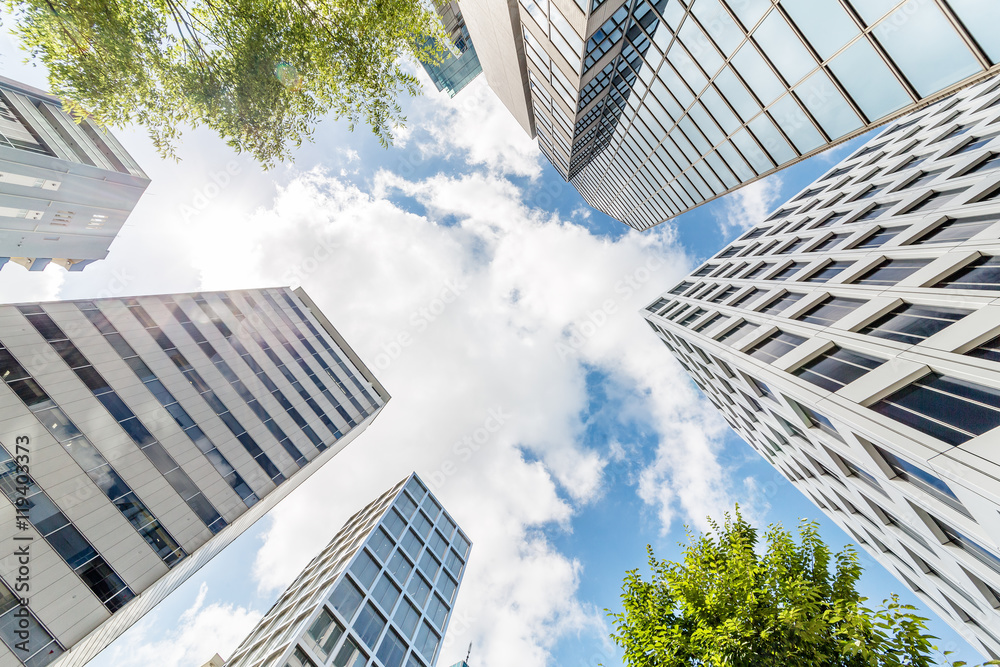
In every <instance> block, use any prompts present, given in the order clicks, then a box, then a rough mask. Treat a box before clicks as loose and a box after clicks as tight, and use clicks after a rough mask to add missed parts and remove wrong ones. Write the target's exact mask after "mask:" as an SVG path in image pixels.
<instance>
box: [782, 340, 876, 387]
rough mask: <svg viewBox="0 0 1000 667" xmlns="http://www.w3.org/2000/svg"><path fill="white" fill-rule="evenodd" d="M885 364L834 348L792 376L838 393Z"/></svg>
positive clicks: (801, 367)
mask: <svg viewBox="0 0 1000 667" xmlns="http://www.w3.org/2000/svg"><path fill="white" fill-rule="evenodd" d="M883 363H885V360H884V359H878V358H876V357H871V356H868V355H867V354H861V353H860V352H853V351H851V350H845V349H844V348H842V347H836V346H834V347H833V349H831V350H829V351H828V352H824V353H823V354H821V355H820V356H818V357H816V358H815V359H813V360H812V361H810V362H808V363H806V364H803V365H802V366H800V367H799V368H798V369H797V370H795V371H794V372H793V373H792V374H793V375H795V376H797V377H800V378H802V379H803V380H806V381H808V382H811V383H813V384H814V385H816V386H818V387H823V388H824V389H826V390H828V391H838V390H839V389H841V388H842V387H844V386H845V385H848V384H850V383H851V382H854V381H855V380H857V379H858V378H859V377H861V376H862V375H864V374H866V373H867V372H868V371H870V370H872V369H874V368H878V367H879V366H881V365H882V364H883Z"/></svg>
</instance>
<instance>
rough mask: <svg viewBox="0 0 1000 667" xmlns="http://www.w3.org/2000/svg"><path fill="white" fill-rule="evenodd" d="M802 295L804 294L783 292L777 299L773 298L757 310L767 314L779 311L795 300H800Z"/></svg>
mask: <svg viewBox="0 0 1000 667" xmlns="http://www.w3.org/2000/svg"><path fill="white" fill-rule="evenodd" d="M804 296H805V294H799V293H797V292H785V293H784V294H782V295H781V296H779V297H778V298H777V299H775V300H774V301H772V302H771V303H769V304H767V305H766V306H764V307H763V308H761V309H760V310H759V311H758V312H761V313H767V314H772V313H779V312H781V311H783V310H785V309H786V308H788V307H789V306H791V305H792V304H793V303H795V302H796V301H798V300H800V299H801V298H802V297H804Z"/></svg>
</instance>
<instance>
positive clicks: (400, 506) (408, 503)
mask: <svg viewBox="0 0 1000 667" xmlns="http://www.w3.org/2000/svg"><path fill="white" fill-rule="evenodd" d="M661 301H664V305H666V302H665V300H663V299H661ZM657 303H659V302H657ZM654 310H655V309H654ZM396 509H397V510H399V512H400V513H401V514H402V515H403V518H405V519H409V518H410V517H412V516H413V513H414V512H415V511H416V509H417V504H416V503H415V502H413V501H412V500H411V499H410V497H409V496H408V495H406V494H405V493H401V494H399V499H398V500H397V501H396Z"/></svg>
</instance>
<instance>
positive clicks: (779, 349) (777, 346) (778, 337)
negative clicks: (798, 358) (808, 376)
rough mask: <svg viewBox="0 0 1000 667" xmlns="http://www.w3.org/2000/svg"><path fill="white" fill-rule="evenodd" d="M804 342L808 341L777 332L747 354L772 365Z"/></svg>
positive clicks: (793, 335) (800, 337)
mask: <svg viewBox="0 0 1000 667" xmlns="http://www.w3.org/2000/svg"><path fill="white" fill-rule="evenodd" d="M804 342H806V339H805V338H804V337H802V336H796V335H795V334H790V333H787V332H784V331H776V332H774V333H773V334H771V335H770V336H768V337H767V338H765V339H764V340H762V341H760V342H759V343H757V344H756V345H754V346H753V347H752V348H750V349H749V350H747V351H746V352H747V354H749V355H750V356H751V357H753V358H754V359H760V360H761V361H766V362H767V363H769V364H770V363H774V362H775V361H777V360H778V359H779V358H780V357H783V356H784V355H786V354H787V353H789V352H791V351H792V350H793V349H795V348H796V347H798V346H799V345H801V344H802V343H804Z"/></svg>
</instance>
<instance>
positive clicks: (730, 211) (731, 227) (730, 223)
mask: <svg viewBox="0 0 1000 667" xmlns="http://www.w3.org/2000/svg"><path fill="white" fill-rule="evenodd" d="M781 186H782V180H781V175H780V174H772V175H771V176H768V177H767V178H762V179H760V180H759V181H754V182H753V183H750V184H749V185H744V186H743V187H742V188H740V189H739V190H737V191H736V192H732V193H730V194H728V195H726V196H725V197H724V198H723V200H722V201H723V202H725V205H724V207H723V209H722V211H721V212H719V213H717V214H716V218H717V219H718V221H719V229H720V230H721V231H722V233H723V235H724V236H726V237H728V236H730V235H732V234H738V233H741V232H743V231H746V230H747V229H750V228H751V227H753V226H754V225H757V224H759V223H761V222H762V221H763V220H764V218H766V217H767V216H768V214H769V213H771V211H773V210H774V209H775V206H777V204H778V202H779V198H780V197H781Z"/></svg>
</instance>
